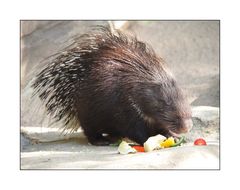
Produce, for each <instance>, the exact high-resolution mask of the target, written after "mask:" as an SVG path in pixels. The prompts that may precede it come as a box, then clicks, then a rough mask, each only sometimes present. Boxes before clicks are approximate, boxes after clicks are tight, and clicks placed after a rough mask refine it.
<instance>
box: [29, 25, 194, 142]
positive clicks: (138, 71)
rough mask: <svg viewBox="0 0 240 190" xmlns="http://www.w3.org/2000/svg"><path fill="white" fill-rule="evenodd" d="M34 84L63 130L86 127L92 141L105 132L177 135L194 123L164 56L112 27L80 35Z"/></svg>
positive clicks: (134, 137)
mask: <svg viewBox="0 0 240 190" xmlns="http://www.w3.org/2000/svg"><path fill="white" fill-rule="evenodd" d="M32 87H33V88H34V90H35V94H36V95H38V96H39V97H40V99H41V100H42V101H43V103H44V105H45V107H46V109H47V113H48V114H49V115H51V117H53V119H54V120H55V121H56V122H57V121H60V120H62V121H64V125H63V126H62V127H63V130H70V131H74V130H77V129H78V128H79V127H82V129H83V130H84V133H85V135H86V136H87V138H88V140H89V142H90V143H91V144H94V145H106V144H108V143H109V140H108V139H107V138H106V137H105V136H103V134H108V135H109V136H110V137H117V138H118V137H127V138H129V139H131V140H133V141H135V142H137V143H139V144H143V143H144V142H145V141H146V140H147V139H148V138H149V137H150V136H153V135H157V134H162V135H165V136H177V134H179V133H183V132H187V131H188V130H189V129H190V128H191V126H192V122H191V110H190V106H189V105H188V103H187V102H186V100H185V98H184V96H183V94H182V92H181V89H180V88H179V87H178V86H177V83H176V80H175V79H174V77H173V76H172V74H171V73H170V72H169V71H168V70H167V68H166V66H165V63H164V61H163V60H162V59H161V58H159V57H157V55H156V54H155V53H154V51H153V50H152V49H151V48H150V47H149V46H148V45H146V44H145V43H143V42H141V41H138V40H137V39H136V38H135V37H129V36H127V35H125V34H123V33H122V32H120V31H115V32H114V33H112V32H111V30H110V29H109V28H108V27H96V28H95V29H93V30H91V31H90V32H89V33H87V34H84V35H82V36H80V37H79V38H78V39H77V40H76V42H75V46H74V47H73V48H70V49H67V50H66V51H64V52H62V53H59V55H57V56H56V57H55V58H54V59H53V60H51V61H50V62H49V63H48V64H47V65H46V67H45V68H43V70H42V71H41V72H39V73H38V75H37V76H36V79H35V80H34V82H33V84H32Z"/></svg>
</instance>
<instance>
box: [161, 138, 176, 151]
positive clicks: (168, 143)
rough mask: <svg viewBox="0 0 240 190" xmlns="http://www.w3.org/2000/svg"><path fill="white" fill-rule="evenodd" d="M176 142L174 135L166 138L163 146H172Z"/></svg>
mask: <svg viewBox="0 0 240 190" xmlns="http://www.w3.org/2000/svg"><path fill="white" fill-rule="evenodd" d="M174 144H175V141H174V138H173V137H169V138H168V139H166V140H165V141H163V142H162V143H161V147H162V148H168V147H171V146H173V145H174Z"/></svg>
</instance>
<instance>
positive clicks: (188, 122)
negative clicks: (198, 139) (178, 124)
mask: <svg viewBox="0 0 240 190" xmlns="http://www.w3.org/2000/svg"><path fill="white" fill-rule="evenodd" d="M183 126H184V128H183V129H182V133H187V132H189V131H191V129H192V127H193V122H192V119H185V120H184V125H183Z"/></svg>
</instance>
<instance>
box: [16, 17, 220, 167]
mask: <svg viewBox="0 0 240 190" xmlns="http://www.w3.org/2000/svg"><path fill="white" fill-rule="evenodd" d="M96 24H107V23H106V22H102V21H98V22H96V21H92V22H89V21H22V24H21V168H22V169H63V168H64V169H218V168H219V167H220V166H219V154H220V153H219V22H218V21H131V22H127V24H126V25H125V26H124V27H123V30H124V31H126V32H128V33H131V34H135V35H137V37H138V38H139V39H141V40H142V41H145V42H147V43H149V44H150V45H151V46H152V47H153V48H154V49H155V51H156V52H157V54H158V55H160V56H162V57H163V58H164V59H165V60H166V62H167V64H168V65H169V67H170V69H171V70H172V72H173V73H174V75H175V76H176V78H177V80H178V82H179V84H180V85H181V87H182V88H183V89H184V91H185V92H186V93H187V94H188V97H189V101H190V102H191V105H192V106H194V108H193V109H195V113H194V116H195V117H194V129H193V131H192V132H191V133H190V134H188V136H187V138H188V143H187V144H185V146H182V147H177V148H171V149H164V150H159V151H155V152H151V153H137V154H129V155H120V154H118V153H117V147H112V146H105V147H96V146H91V145H89V144H88V143H87V140H86V138H85V137H84V135H83V134H82V133H81V131H80V133H77V134H73V136H72V137H73V138H71V136H70V137H69V136H68V137H64V136H60V135H59V131H57V130H53V129H49V128H48V129H46V128H45V127H46V126H45V123H43V124H42V118H44V116H43V114H44V111H43V110H39V109H38V106H36V105H38V104H36V105H35V106H29V105H31V104H29V99H30V96H31V89H30V88H29V87H28V85H27V84H28V82H29V81H30V80H31V78H32V76H33V74H34V71H36V70H37V68H41V67H42V66H43V64H44V63H43V62H41V60H42V59H44V58H46V57H48V56H50V55H52V54H54V53H56V52H57V51H59V50H61V49H62V48H64V47H65V46H66V45H67V44H68V43H69V39H71V38H72V37H74V36H75V35H78V34H82V33H84V32H86V31H87V30H88V28H89V26H90V25H96ZM200 106H208V107H200ZM209 106H210V107H209ZM33 110H34V111H33ZM198 137H204V138H205V139H206V140H207V142H208V144H209V145H208V146H203V147H196V146H193V141H194V139H195V138H198ZM66 138H69V139H68V140H67V139H66ZM30 139H31V140H30Z"/></svg>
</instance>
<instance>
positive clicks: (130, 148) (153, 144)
mask: <svg viewBox="0 0 240 190" xmlns="http://www.w3.org/2000/svg"><path fill="white" fill-rule="evenodd" d="M184 140H185V138H184V137H181V138H180V139H179V140H177V141H175V139H174V138H173V137H169V138H166V137H164V136H162V135H156V136H152V137H149V138H148V140H147V141H146V142H145V143H144V144H143V146H141V145H136V144H129V143H127V142H126V141H122V142H121V143H120V145H119V147H118V152H119V153H120V154H129V153H136V152H151V151H153V150H158V149H163V148H171V147H176V146H180V145H181V144H182V143H183V142H184Z"/></svg>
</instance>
